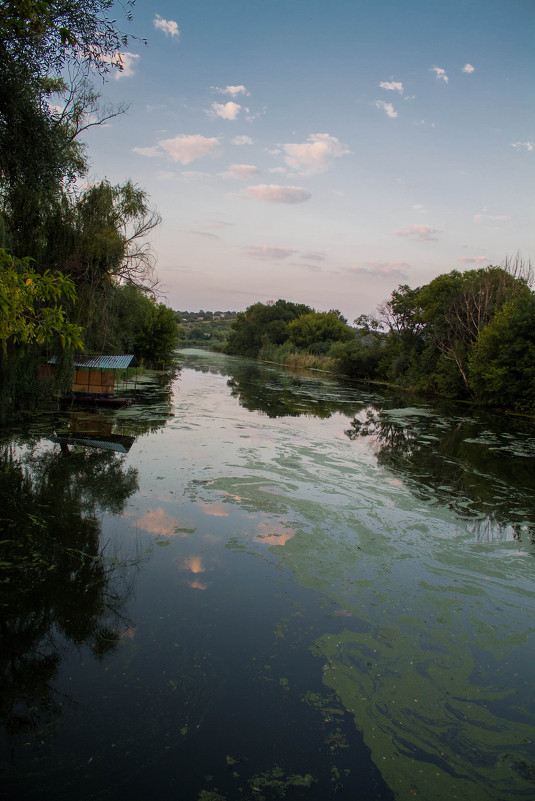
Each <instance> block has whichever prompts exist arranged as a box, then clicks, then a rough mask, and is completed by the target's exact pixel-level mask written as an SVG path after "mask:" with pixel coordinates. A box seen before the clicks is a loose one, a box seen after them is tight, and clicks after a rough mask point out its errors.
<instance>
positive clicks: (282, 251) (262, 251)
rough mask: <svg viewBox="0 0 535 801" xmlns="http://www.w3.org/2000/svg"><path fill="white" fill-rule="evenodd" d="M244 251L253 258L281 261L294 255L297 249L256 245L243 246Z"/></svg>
mask: <svg viewBox="0 0 535 801" xmlns="http://www.w3.org/2000/svg"><path fill="white" fill-rule="evenodd" d="M242 250H243V252H244V253H246V254H247V255H248V256H251V257H252V258H253V259H260V260H261V261H280V260H281V259H287V258H288V257H289V256H293V254H294V253H295V250H290V249H289V248H270V247H268V246H267V245H260V246H254V245H251V246H250V247H245V248H242Z"/></svg>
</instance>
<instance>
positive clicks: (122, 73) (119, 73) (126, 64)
mask: <svg viewBox="0 0 535 801" xmlns="http://www.w3.org/2000/svg"><path fill="white" fill-rule="evenodd" d="M99 58H100V60H101V61H102V62H103V63H104V64H111V65H112V66H114V67H118V69H117V70H115V72H114V76H113V77H114V78H115V80H116V81H118V80H119V79H120V78H131V77H132V75H135V72H134V69H135V67H136V65H137V62H138V61H139V59H140V58H141V56H138V55H137V54H136V53H114V54H113V55H101V56H99Z"/></svg>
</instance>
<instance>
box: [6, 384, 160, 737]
mask: <svg viewBox="0 0 535 801" xmlns="http://www.w3.org/2000/svg"><path fill="white" fill-rule="evenodd" d="M131 389H132V388H130V390H131ZM134 394H135V396H136V400H135V403H134V405H133V406H132V407H129V409H128V412H126V411H123V410H121V411H109V410H103V411H101V412H98V411H97V412H95V411H90V412H88V411H87V410H81V409H79V410H74V411H71V412H70V414H67V413H63V414H60V415H55V417H53V416H51V415H41V416H39V417H35V419H34V420H32V425H31V428H30V431H29V432H28V433H27V434H26V435H24V436H18V437H17V436H15V437H13V438H12V439H11V440H6V441H4V442H3V443H0V497H1V498H2V500H3V508H2V537H1V542H0V562H1V565H2V580H1V583H0V607H1V618H0V663H1V675H2V683H1V686H0V721H1V723H2V725H3V727H4V728H5V731H6V733H7V735H8V737H9V738H10V739H11V740H12V744H13V747H14V746H15V744H16V741H17V740H18V737H17V735H21V734H23V733H24V736H25V738H28V737H29V736H30V735H32V734H33V736H38V737H42V736H43V732H44V731H47V730H49V729H50V727H51V724H52V723H53V722H54V721H55V720H58V719H59V718H60V716H61V712H62V708H63V704H64V701H65V699H64V698H61V697H60V696H58V694H57V692H56V690H55V689H54V683H55V679H56V677H57V675H58V672H59V670H60V667H61V665H62V662H63V660H64V659H65V657H66V655H67V654H68V652H69V650H70V649H72V648H73V647H74V648H77V649H81V648H84V649H88V651H89V652H90V653H91V654H92V656H93V657H94V658H96V659H98V660H101V659H103V658H104V657H105V655H106V654H108V653H110V652H111V651H112V650H114V649H115V647H116V646H117V644H118V642H119V641H120V640H121V639H124V638H127V639H128V638H131V637H133V632H134V630H135V625H134V623H133V621H131V620H130V619H129V618H128V616H127V614H126V605H127V602H128V599H129V596H130V593H131V589H132V575H133V573H132V568H133V567H135V566H136V565H138V564H139V562H140V556H139V554H137V553H133V552H132V549H130V551H129V553H127V554H125V553H124V552H123V551H122V550H119V549H118V548H117V547H115V546H114V545H113V544H111V543H109V542H108V543H104V544H103V543H102V542H101V519H102V517H103V515H105V514H111V515H120V514H121V513H122V512H123V511H124V508H125V506H126V503H127V501H128V499H129V498H130V497H131V496H132V495H133V494H134V493H135V492H136V491H137V490H138V470H137V469H136V468H135V467H131V466H130V467H128V466H127V465H126V464H125V461H124V456H125V455H126V454H127V453H128V451H129V450H130V449H131V447H132V445H133V443H134V441H135V438H136V435H140V434H144V433H147V432H150V431H154V430H156V429H157V428H160V427H161V426H162V425H165V423H166V422H167V420H168V419H169V418H170V417H171V416H172V412H171V402H170V398H171V389H170V382H169V377H164V380H162V379H161V377H158V376H156V377H155V376H153V375H149V376H148V377H145V378H144V379H143V380H141V381H139V380H138V381H137V386H136V390H135V393H134ZM146 396H150V402H149V401H148V397H146ZM52 426H53V429H54V432H53V433H50V434H48V436H40V435H39V434H42V433H44V431H43V429H46V428H47V427H48V428H49V431H50V427H52ZM32 428H33V430H34V432H35V433H32V431H31V429H32ZM37 432H39V433H37ZM160 527H161V526H160Z"/></svg>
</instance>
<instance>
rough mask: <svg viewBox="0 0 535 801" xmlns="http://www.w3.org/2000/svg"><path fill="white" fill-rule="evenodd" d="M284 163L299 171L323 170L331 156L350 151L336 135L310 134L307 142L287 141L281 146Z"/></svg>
mask: <svg viewBox="0 0 535 801" xmlns="http://www.w3.org/2000/svg"><path fill="white" fill-rule="evenodd" d="M282 149H283V151H284V153H285V154H286V156H285V161H286V164H287V165H288V166H289V167H291V168H292V169H293V170H298V171H299V172H323V171H324V170H325V169H326V168H327V166H328V164H329V160H330V159H332V158H340V156H345V155H346V154H347V153H350V152H351V151H350V150H349V148H348V147H346V145H343V144H342V143H341V142H340V141H339V140H338V139H337V138H336V136H330V135H329V134H312V135H311V136H309V137H308V141H307V142H302V143H289V144H286V145H283V146H282Z"/></svg>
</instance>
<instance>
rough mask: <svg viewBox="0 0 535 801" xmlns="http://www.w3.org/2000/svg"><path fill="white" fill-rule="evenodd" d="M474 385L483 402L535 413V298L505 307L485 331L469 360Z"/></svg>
mask: <svg viewBox="0 0 535 801" xmlns="http://www.w3.org/2000/svg"><path fill="white" fill-rule="evenodd" d="M469 373H470V384H471V387H472V388H473V390H474V393H475V394H476V396H477V398H478V399H480V400H481V401H483V402H485V403H488V404H491V405H493V406H500V407H502V408H508V409H535V295H534V294H533V293H532V292H529V291H524V292H522V293H520V294H518V295H517V296H516V297H514V298H513V299H511V300H510V301H508V302H507V303H505V304H504V306H503V307H502V309H500V311H499V312H497V313H496V315H495V317H494V318H493V320H492V321H491V322H490V323H489V325H488V326H487V327H486V328H485V329H484V330H483V331H481V333H480V335H479V337H478V339H477V342H476V343H475V345H474V348H473V350H472V352H471V354H470V358H469Z"/></svg>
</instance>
